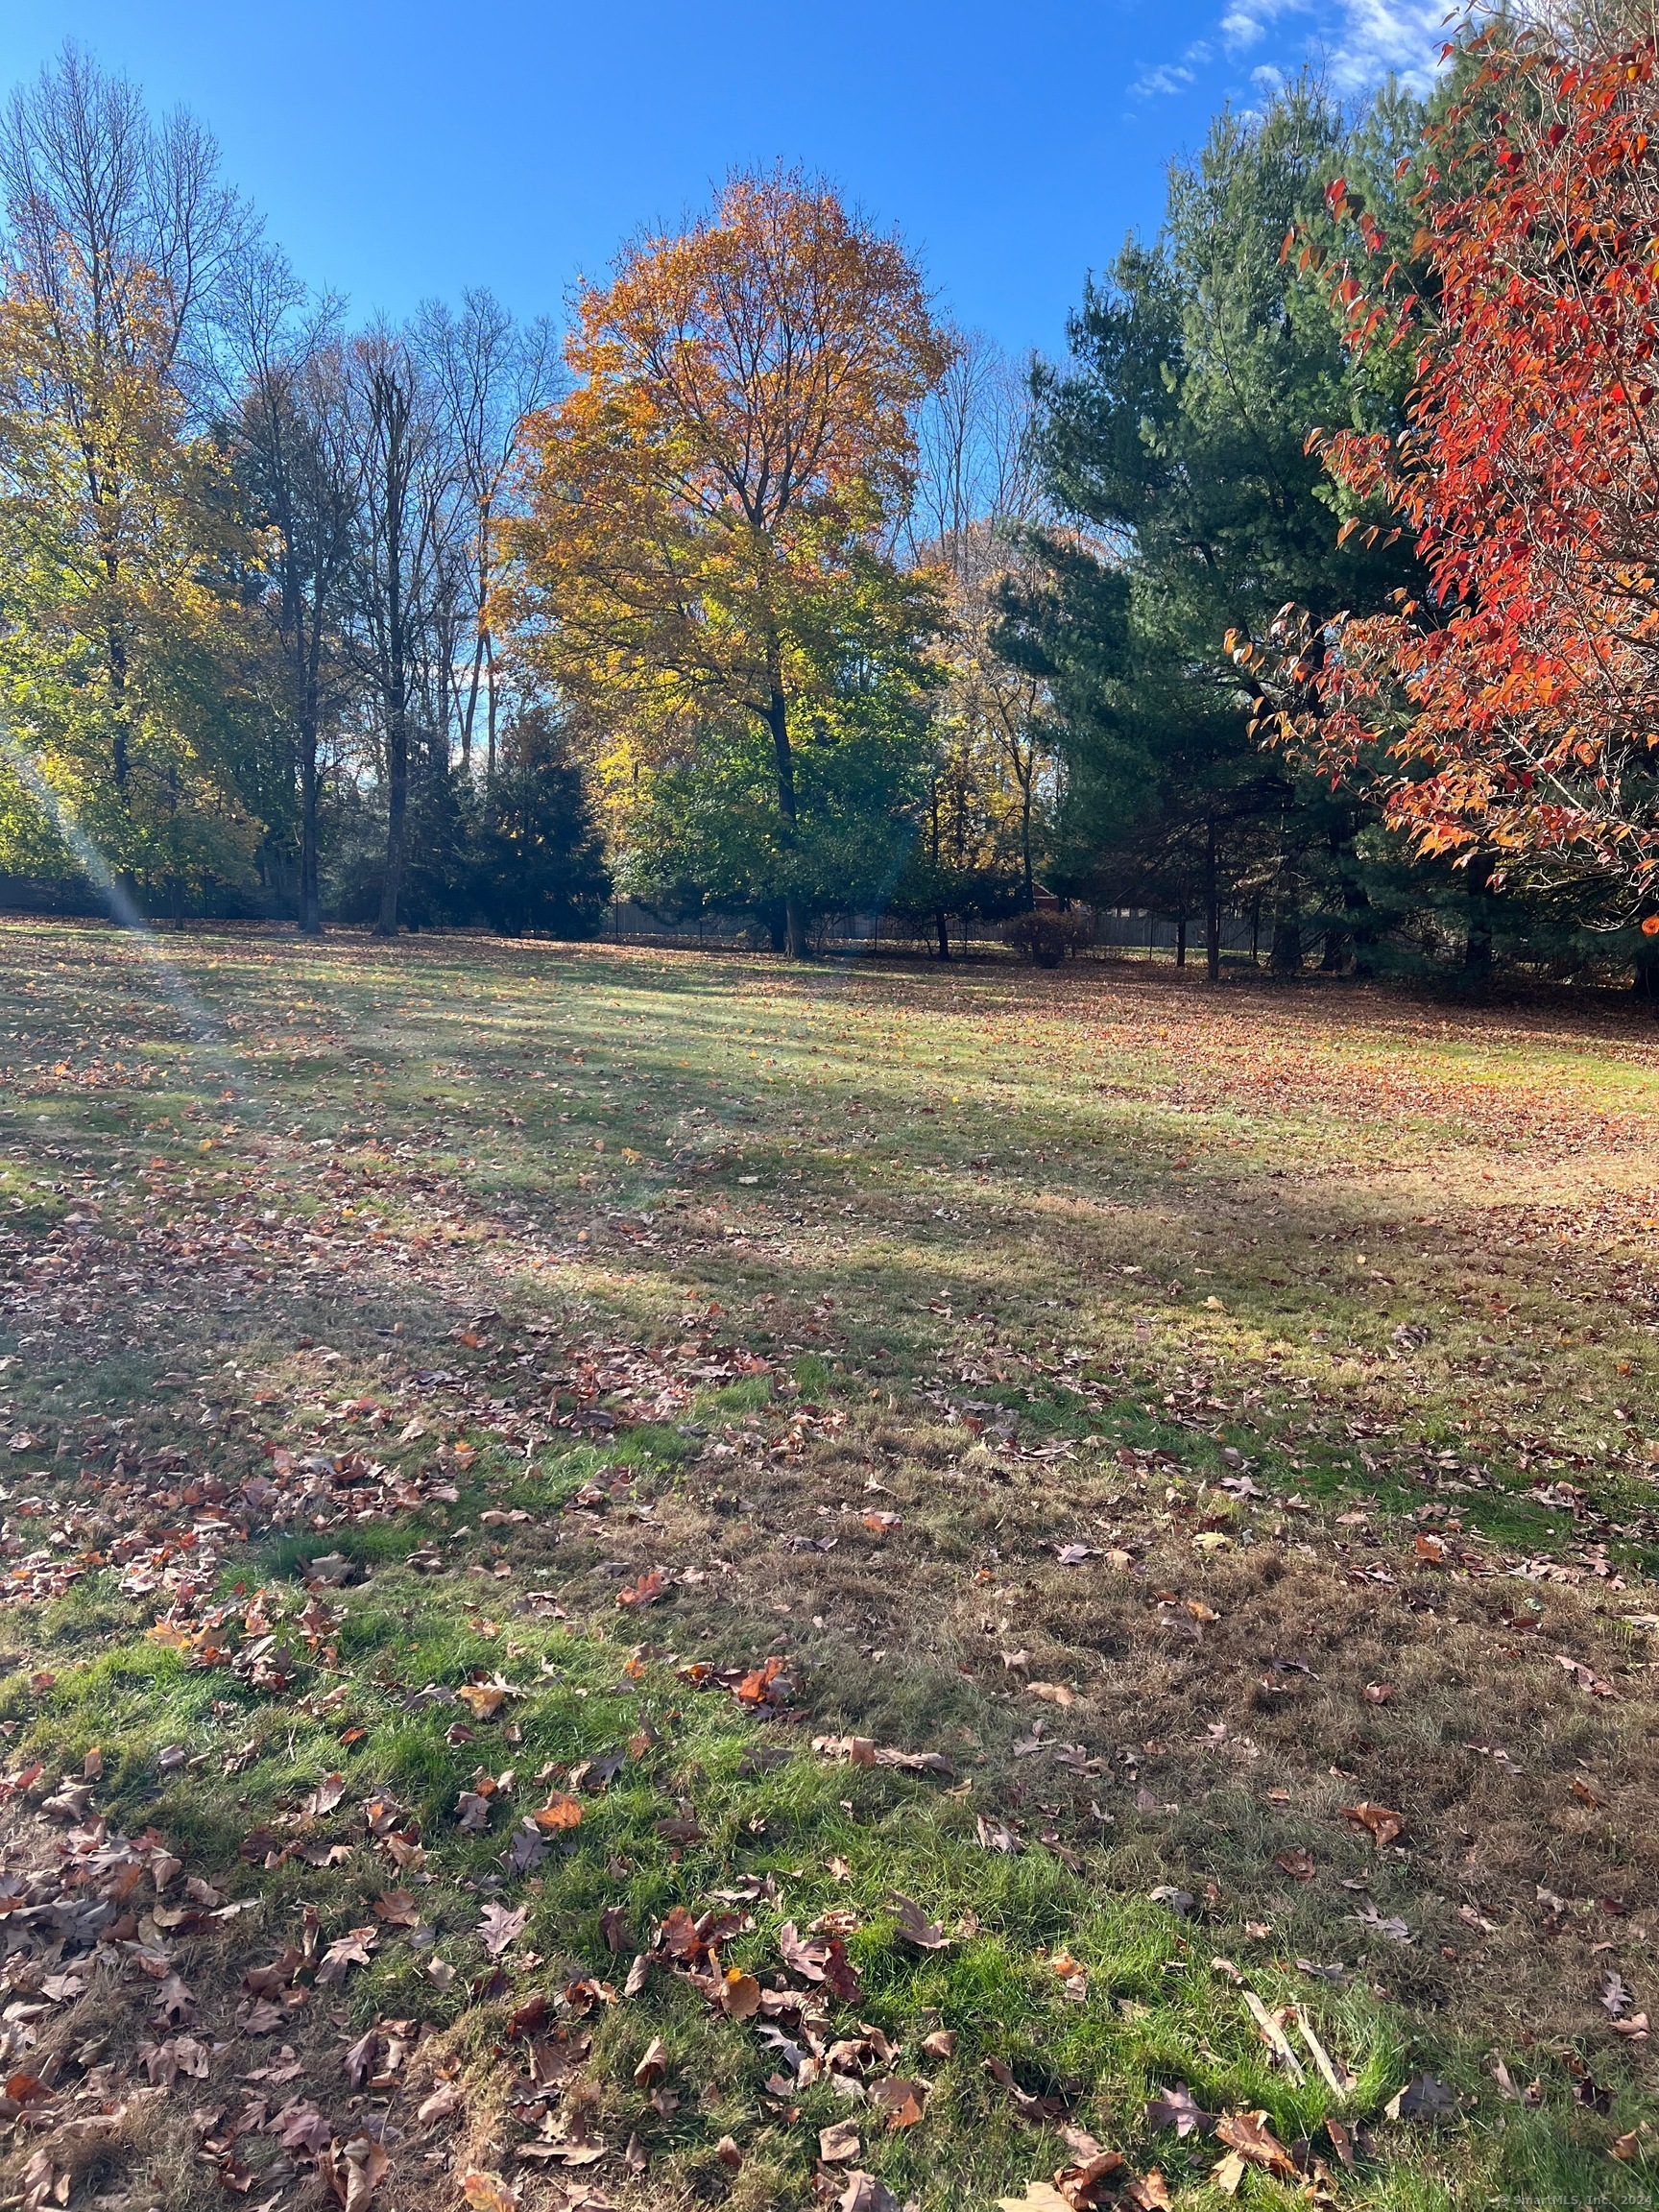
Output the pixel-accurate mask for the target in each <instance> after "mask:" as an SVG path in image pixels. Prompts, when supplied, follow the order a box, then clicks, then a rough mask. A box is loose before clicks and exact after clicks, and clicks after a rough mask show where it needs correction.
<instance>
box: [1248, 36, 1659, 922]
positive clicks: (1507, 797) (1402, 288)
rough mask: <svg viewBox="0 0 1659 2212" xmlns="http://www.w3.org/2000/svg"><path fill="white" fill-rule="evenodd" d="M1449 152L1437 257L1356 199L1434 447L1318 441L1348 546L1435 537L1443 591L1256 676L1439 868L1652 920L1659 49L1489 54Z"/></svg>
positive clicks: (1438, 166) (1348, 268)
mask: <svg viewBox="0 0 1659 2212" xmlns="http://www.w3.org/2000/svg"><path fill="white" fill-rule="evenodd" d="M1430 153H1431V160H1432V161H1433V163H1434V164H1435V167H1433V168H1431V169H1430V171H1429V172H1428V178H1429V181H1428V187H1427V189H1426V190H1425V191H1424V192H1423V193H1422V195H1421V197H1420V199H1419V201H1418V207H1419V210H1420V214H1421V223H1422V228H1420V229H1419V231H1418V233H1417V236H1416V238H1415V239H1414V240H1413V241H1411V243H1410V245H1409V247H1408V248H1404V250H1403V242H1402V241H1400V240H1392V241H1391V240H1389V239H1388V238H1386V237H1385V236H1384V235H1383V230H1382V229H1381V228H1380V227H1379V226H1378V225H1377V224H1376V222H1375V221H1374V220H1373V218H1372V216H1371V215H1370V213H1369V212H1368V211H1367V210H1366V209H1365V208H1364V207H1363V206H1362V205H1360V204H1357V199H1356V196H1354V195H1352V194H1350V193H1349V191H1348V189H1347V187H1346V186H1345V185H1344V184H1343V183H1342V182H1341V181H1340V180H1338V182H1337V183H1335V184H1334V185H1333V186H1332V188H1331V192H1330V195H1329V198H1330V203H1331V207H1332V212H1333V215H1334V217H1335V218H1336V219H1337V221H1338V223H1339V224H1340V225H1341V226H1343V228H1344V231H1345V234H1346V235H1347V236H1348V237H1349V238H1351V239H1352V240H1354V243H1355V247H1356V251H1355V252H1353V254H1352V255H1351V256H1350V258H1349V260H1348V261H1347V262H1346V263H1345V264H1342V265H1340V266H1339V267H1338V270H1337V272H1336V285H1335V291H1334V299H1335V301H1336V303H1337V304H1338V306H1339V307H1340V309H1341V310H1342V311H1343V312H1344V313H1345V315H1346V317H1347V320H1348V323H1349V327H1350V330H1351V333H1352V341H1353V343H1354V344H1355V345H1356V346H1357V347H1358V348H1361V349H1379V348H1381V347H1383V346H1386V345H1400V344H1404V345H1406V346H1407V347H1410V348H1412V349H1414V351H1415V367H1414V375H1413V379H1412V383H1411V388H1410V392H1409V396H1408V398H1407V410H1406V413H1407V423H1406V428H1405V430H1404V432H1403V433H1402V434H1401V435H1399V436H1398V437H1389V436H1386V435H1374V434H1371V435H1368V434H1365V433H1362V432H1355V431H1348V432H1343V433H1340V434H1336V435H1330V436H1327V435H1326V434H1325V433H1323V432H1319V433H1315V437H1316V439H1317V441H1318V443H1319V445H1320V446H1321V447H1322V450H1323V454H1324V458H1325V460H1326V463H1327V465H1328V467H1329V468H1330V469H1331V471H1332V474H1333V475H1334V478H1335V479H1336V481H1337V483H1338V484H1339V485H1340V486H1341V487H1342V488H1343V494H1344V497H1345V500H1346V501H1347V502H1348V503H1349V508H1348V513H1349V518H1348V519H1347V520H1346V521H1345V522H1344V524H1343V529H1344V531H1345V532H1347V531H1352V530H1355V529H1364V528H1366V527H1382V528H1386V527H1388V526H1389V525H1390V524H1391V523H1398V524H1400V525H1402V526H1404V527H1407V528H1408V529H1410V530H1411V531H1413V532H1414V533H1415V537H1416V541H1417V548H1418V552H1419V554H1420V556H1421V558H1422V560H1423V562H1424V564H1425V566H1426V569H1427V572H1428V577H1429V583H1428V587H1427V589H1424V590H1423V591H1422V592H1421V594H1420V595H1419V596H1418V597H1417V598H1415V599H1406V600H1403V601H1402V602H1401V603H1399V604H1398V605H1397V606H1396V607H1395V608H1394V609H1393V610H1392V611H1390V612H1389V613H1385V614H1383V615H1380V616H1374V617H1368V618H1364V619H1358V618H1356V619H1353V620H1349V621H1344V622H1340V623H1337V624H1334V625H1325V626H1323V627H1321V628H1319V629H1317V630H1315V629H1314V628H1313V626H1312V625H1311V624H1310V623H1309V622H1308V621H1307V619H1306V618H1305V617H1299V616H1298V615H1296V614H1295V613H1293V612H1292V611H1287V612H1286V616H1285V617H1284V618H1282V622H1281V625H1280V632H1279V636H1278V638H1277V640H1276V642H1277V644H1278V646H1279V649H1280V658H1279V660H1278V663H1277V676H1278V679H1279V681H1278V682H1277V683H1275V682H1273V681H1272V680H1271V678H1270V677H1269V676H1268V673H1267V670H1266V667H1265V665H1264V661H1265V660H1266V658H1267V657H1264V656H1262V653H1261V651H1260V649H1259V648H1252V647H1249V646H1244V647H1241V648H1240V649H1239V653H1240V657H1241V658H1242V659H1243V660H1244V661H1246V663H1249V662H1250V661H1252V660H1254V661H1255V663H1256V665H1257V667H1258V668H1259V669H1260V670H1262V674H1263V676H1264V678H1266V679H1267V680H1266V689H1267V690H1268V692H1269V694H1270V695H1271V698H1272V700H1273V703H1274V705H1275V706H1276V707H1277V708H1278V709H1280V710H1281V711H1280V712H1279V713H1278V715H1277V718H1276V719H1277V728H1276V731H1275V734H1277V735H1278V736H1279V737H1280V738H1282V739H1285V740H1287V741H1288V742H1289V743H1290V744H1291V745H1292V746H1293V747H1295V748H1296V749H1298V750H1300V751H1301V752H1302V753H1303V755H1304V756H1305V757H1311V758H1313V759H1316V760H1317V761H1319V762H1320V763H1321V764H1322V765H1324V766H1326V767H1327V768H1329V769H1331V770H1332V771H1334V772H1339V773H1343V774H1353V773H1355V772H1356V770H1357V769H1359V770H1361V771H1362V772H1364V773H1368V774H1369V775H1371V776H1373V777H1374V778H1375V779H1376V780H1377V781H1378V782H1379V783H1380V784H1381V786H1382V790H1383V799H1384V803H1385V806H1386V811H1387V815H1388V818H1389V820H1390V821H1391V822H1392V823H1393V824H1394V825H1395V826H1396V827H1398V828H1402V829H1406V830H1407V831H1408V832H1410V833H1411V835H1412V836H1413V838H1414V840H1415V841H1416V843H1417V844H1418V846H1419V847H1420V849H1422V850H1425V851H1429V852H1438V853H1446V854H1453V855H1455V857H1457V858H1459V859H1461V860H1478V861H1479V864H1480V865H1481V867H1482V868H1483V869H1485V868H1489V869H1490V870H1491V871H1492V873H1493V876H1494V878H1497V879H1502V878H1503V877H1504V876H1505V875H1512V876H1514V877H1515V878H1523V877H1530V878H1535V879H1536V878H1560V877H1562V876H1563V875H1566V876H1573V875H1578V876H1585V877H1590V878H1599V882H1600V884H1601V885H1602V886H1603V889H1604V894H1605V895H1604V897H1603V898H1602V900H1601V909H1602V912H1603V913H1604V914H1605V915H1607V916H1609V917H1612V916H1616V915H1621V914H1622V915H1623V916H1625V917H1634V915H1636V914H1637V913H1640V912H1647V911H1649V910H1650V909H1651V908H1652V906H1653V905H1654V904H1655V903H1659V407H1656V404H1655V402H1656V400H1659V364H1656V363H1655V359H1654V352H1655V347H1656V346H1659V79H1656V74H1655V49H1654V44H1653V42H1652V41H1651V40H1650V39H1649V40H1647V41H1646V42H1643V43H1640V44H1634V45H1631V46H1628V47H1626V48H1625V49H1624V50H1623V51H1621V52H1618V53H1606V52H1603V53H1602V54H1600V55H1599V56H1595V57H1592V58H1589V59H1585V58H1583V57H1578V58H1570V57H1567V56H1564V55H1562V54H1561V53H1560V52H1559V51H1551V47H1550V45H1549V44H1548V42H1547V41H1546V39H1545V38H1544V36H1542V35H1541V34H1537V33H1534V34H1532V35H1529V36H1521V37H1519V38H1515V37H1511V38H1509V39H1508V40H1507V41H1506V42H1503V43H1500V42H1498V41H1497V40H1496V39H1489V40H1488V41H1487V42H1485V43H1483V44H1481V45H1478V46H1477V48H1476V49H1475V66H1474V67H1473V71H1472V74H1471V76H1470V78H1469V80H1468V85H1467V96H1466V97H1464V98H1462V99H1460V100H1459V101H1458V102H1457V103H1456V104H1455V106H1454V107H1453V108H1452V110H1451V112H1450V114H1449V116H1448V117H1447V119H1446V120H1445V122H1444V123H1443V124H1442V125H1441V126H1440V128H1439V129H1438V130H1437V132H1436V133H1435V135H1434V138H1433V140H1432V141H1431V149H1430ZM1407 261H1408V262H1409V263H1410V264H1411V265H1412V267H1413V268H1414V270H1415V273H1416V275H1417V276H1418V277H1419V279H1420V281H1419V282H1417V283H1416V284H1411V285H1408V284H1407V279H1406V277H1405V276H1404V274H1403V273H1402V265H1403V264H1404V263H1406V262H1407ZM1651 929H1652V930H1659V921H1654V922H1653V923H1652V924H1651Z"/></svg>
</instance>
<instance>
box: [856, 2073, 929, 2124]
mask: <svg viewBox="0 0 1659 2212" xmlns="http://www.w3.org/2000/svg"><path fill="white" fill-rule="evenodd" d="M869 2096H870V2102H871V2104H873V2105H875V2107H876V2109H877V2110H878V2112H885V2113H886V2115H887V2125H888V2127H889V2128H914V2127H915V2126H916V2124H917V2122H918V2121H919V2120H920V2119H921V2117H922V2109H923V2106H924V2104H926V2097H927V2091H926V2086H925V2084H924V2083H922V2082H920V2081H900V2080H880V2081H872V2082H871V2084H870V2090H869Z"/></svg>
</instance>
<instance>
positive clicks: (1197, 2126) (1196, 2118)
mask: <svg viewBox="0 0 1659 2212" xmlns="http://www.w3.org/2000/svg"><path fill="white" fill-rule="evenodd" d="M1143 2117H1144V2119H1145V2122H1146V2125H1147V2127H1148V2128H1174V2130H1175V2132H1176V2134H1177V2135H1178V2136H1180V2137H1182V2138H1185V2137H1187V2136H1189V2135H1207V2134H1209V2132H1210V2130H1211V2128H1214V2125H1215V2121H1214V2114H1212V2113H1209V2112H1206V2111H1205V2109H1204V2107H1203V2105H1202V2104H1199V2102H1198V2100H1197V2098H1196V2097H1194V2096H1193V2094H1192V2092H1191V2090H1190V2089H1189V2088H1188V2086H1187V2084H1186V2082H1185V2081H1182V2082H1178V2083H1177V2084H1176V2086H1175V2087H1174V2088H1173V2089H1160V2090H1159V2092H1158V2094H1157V2096H1156V2097H1154V2098H1152V2099H1150V2100H1149V2101H1148V2103H1147V2105H1146V2109H1145V2113H1144V2115H1143Z"/></svg>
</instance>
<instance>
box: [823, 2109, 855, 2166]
mask: <svg viewBox="0 0 1659 2212" xmlns="http://www.w3.org/2000/svg"><path fill="white" fill-rule="evenodd" d="M862 2148H863V2146H862V2145H861V2144H860V2142H859V2140H858V2123H857V2121H856V2120H837V2121H834V2122H833V2123H832V2124H831V2125H830V2126H829V2127H828V2128H819V2130H818V2155H819V2157H820V2158H822V2159H823V2161H824V2163H825V2164H826V2165H827V2166H835V2165H839V2164H840V2162H841V2161H842V2159H844V2158H856V2157H857V2155H858V2153H859V2152H860V2150H861V2149H862Z"/></svg>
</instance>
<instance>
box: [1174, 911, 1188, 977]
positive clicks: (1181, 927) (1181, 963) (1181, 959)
mask: <svg viewBox="0 0 1659 2212" xmlns="http://www.w3.org/2000/svg"><path fill="white" fill-rule="evenodd" d="M1175 965H1176V967H1177V968H1185V967H1186V965H1187V917H1186V915H1185V914H1177V915H1176V917H1175Z"/></svg>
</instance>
